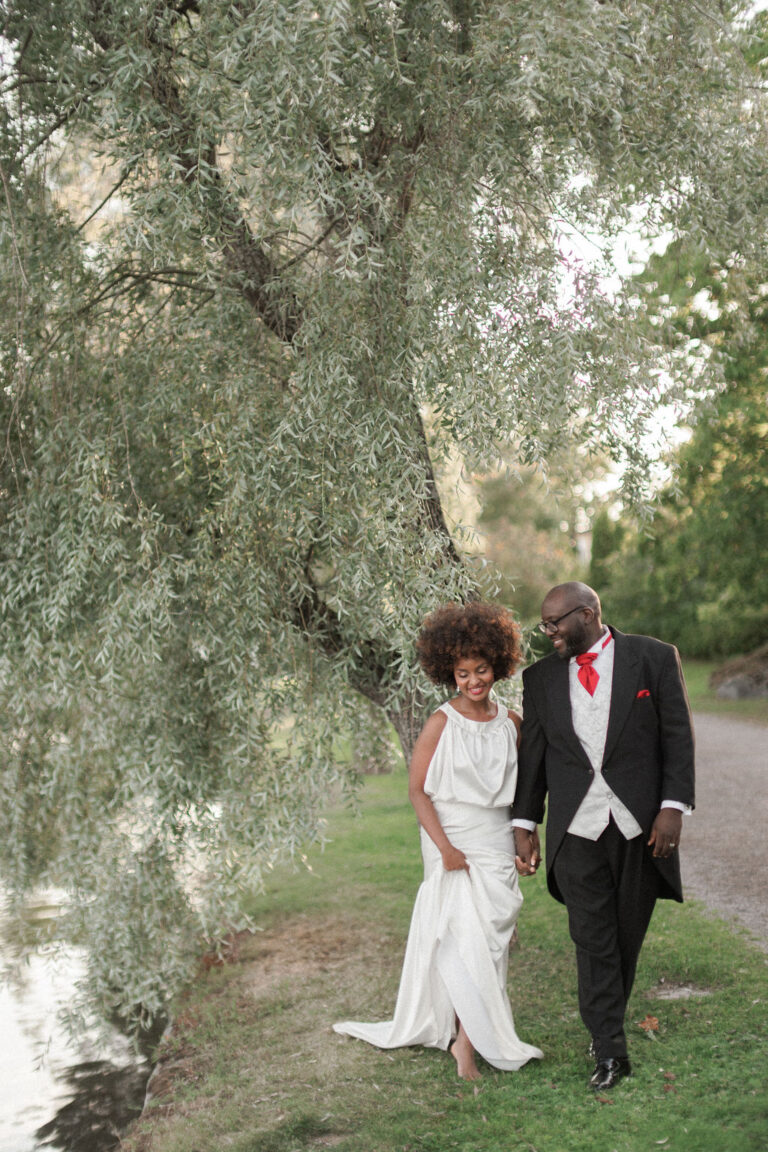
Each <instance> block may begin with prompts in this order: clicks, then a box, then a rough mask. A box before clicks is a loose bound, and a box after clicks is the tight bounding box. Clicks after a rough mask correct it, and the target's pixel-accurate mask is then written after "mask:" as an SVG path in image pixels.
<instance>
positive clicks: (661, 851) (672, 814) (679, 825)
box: [648, 808, 683, 860]
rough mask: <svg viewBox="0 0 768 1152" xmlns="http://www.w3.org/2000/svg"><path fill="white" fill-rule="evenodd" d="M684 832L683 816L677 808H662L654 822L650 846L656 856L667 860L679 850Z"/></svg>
mask: <svg viewBox="0 0 768 1152" xmlns="http://www.w3.org/2000/svg"><path fill="white" fill-rule="evenodd" d="M682 830H683V814H682V812H680V811H678V809H677V808H662V809H661V811H660V812H659V814H658V816H657V817H656V819H655V820H654V822H653V827H652V828H651V835H650V838H649V840H648V844H649V846H650V847H651V848H653V855H654V856H661V858H662V859H663V860H666V859H667V858H668V857H669V856H671V855H672V853H673V852H675V851H676V850H677V847H678V845H679V843H680V835H681V833H682Z"/></svg>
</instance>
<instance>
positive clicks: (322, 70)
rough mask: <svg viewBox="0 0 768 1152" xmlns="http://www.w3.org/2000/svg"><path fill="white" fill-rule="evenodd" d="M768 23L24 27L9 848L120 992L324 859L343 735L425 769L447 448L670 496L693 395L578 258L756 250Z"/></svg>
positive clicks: (446, 587) (267, 22) (18, 121)
mask: <svg viewBox="0 0 768 1152" xmlns="http://www.w3.org/2000/svg"><path fill="white" fill-rule="evenodd" d="M738 9H739V5H728V4H725V3H715V2H713V0H699V2H697V3H687V2H686V0H675V2H674V3H668V4H667V3H663V4H654V5H648V4H641V3H636V2H629V0H626V2H622V3H615V4H607V3H601V2H599V0H554V2H552V3H548V4H541V3H539V2H538V0H535V2H534V0H530V2H527V0H523V2H521V0H514V2H511V0H510V2H495V3H491V2H485V0H284V2H280V0H268V2H267V0H263V2H262V0H252V2H250V3H247V4H245V3H237V2H234V3H233V2H232V0H206V2H205V3H202V2H200V0H121V2H119V3H118V2H116V0H67V2H66V3H64V2H61V0H58V2H57V0H16V2H5V3H3V4H2V5H0V12H1V13H2V18H3V22H2V30H3V31H2V35H3V39H2V41H1V42H0V49H1V52H2V65H3V66H2V80H1V84H2V93H3V97H2V102H0V179H1V180H2V197H1V203H0V252H1V253H2V265H1V267H2V282H1V283H0V292H1V293H2V309H1V310H0V341H1V345H0V371H1V372H2V391H1V392H0V405H2V418H3V439H2V460H1V462H0V489H1V490H2V510H1V511H0V554H1V556H2V564H1V565H0V597H2V605H3V631H2V637H3V641H2V646H1V647H0V744H1V749H2V751H1V753H0V756H1V760H0V803H1V804H2V811H3V814H4V835H3V838H2V847H0V854H1V857H2V865H3V870H4V875H5V878H6V884H7V886H8V890H9V891H11V892H13V893H23V892H24V891H25V890H27V889H29V887H30V886H32V885H34V884H39V883H47V884H55V885H58V886H60V887H61V888H63V889H65V890H66V892H67V893H68V897H69V901H68V904H67V913H66V917H65V923H64V924H63V926H62V930H66V931H67V932H70V933H71V934H73V935H77V936H78V937H79V938H81V939H85V940H86V941H90V942H91V943H92V944H95V947H94V949H93V952H92V964H91V980H92V991H93V992H94V993H95V994H96V995H97V997H98V998H100V1000H101V1002H102V1003H103V1004H109V1005H112V1006H117V1007H120V1008H122V1009H123V1010H125V1009H127V1008H130V1007H131V1006H135V1005H142V1006H143V1007H144V1009H145V1010H147V1011H149V1012H152V1011H154V1010H155V1009H157V1008H158V1007H160V1006H161V1005H162V1003H163V1001H164V998H165V996H166V994H167V993H168V991H169V990H172V989H173V988H174V987H175V986H177V984H178V982H179V980H181V979H183V978H184V975H185V973H186V972H187V971H188V964H189V956H190V942H191V941H194V940H196V939H199V938H200V937H201V936H207V937H212V938H216V937H217V935H218V934H219V933H220V932H222V931H223V929H224V928H225V926H226V925H227V924H229V923H231V922H232V918H233V916H234V915H235V913H236V909H237V903H238V896H239V893H240V892H241V891H242V889H243V888H244V887H247V886H251V885H253V884H257V883H258V882H259V881H260V879H261V877H262V876H263V873H264V870H265V869H268V868H269V867H271V865H272V864H273V862H274V861H275V860H276V859H278V858H279V857H280V856H281V855H283V854H285V853H292V852H296V851H299V850H300V848H301V845H302V844H304V843H306V842H308V841H309V840H310V839H311V838H312V837H313V836H314V835H316V831H317V818H318V813H319V811H320V810H321V807H322V803H323V800H324V798H325V797H326V796H327V794H328V791H329V789H330V788H331V786H332V785H334V784H335V783H336V782H337V781H338V779H339V777H340V775H342V774H343V772H342V769H341V768H340V767H339V757H338V738H339V733H340V732H352V733H354V732H355V731H357V732H358V738H357V744H356V746H359V734H360V732H361V731H362V734H363V738H364V739H365V738H366V734H372V736H371V738H373V736H376V734H377V733H378V732H379V729H380V723H381V720H382V719H384V718H386V719H387V720H388V721H390V722H391V724H393V725H394V728H395V729H396V731H397V733H398V735H399V737H400V740H401V742H402V745H403V748H404V749H405V750H406V752H407V751H408V749H409V747H410V745H411V742H412V739H413V733H414V731H415V730H416V729H417V728H418V727H419V725H420V723H421V720H422V718H423V710H424V708H425V706H426V704H427V703H428V696H427V695H426V694H425V688H424V685H423V684H422V682H421V681H420V680H419V677H418V675H417V674H416V672H415V670H414V661H413V640H414V635H415V632H416V630H417V628H418V625H419V622H420V620H421V619H422V618H423V615H424V614H425V612H426V611H428V610H430V609H431V608H432V607H434V606H435V605H436V604H437V603H439V602H441V601H445V600H447V599H464V598H467V597H469V596H472V595H473V594H474V593H475V589H476V587H477V576H478V574H477V571H476V568H475V567H473V564H472V562H471V561H470V560H469V559H468V558H467V556H466V555H465V554H464V551H463V547H462V541H461V538H460V536H458V535H457V534H456V533H453V534H452V533H451V532H449V530H448V528H447V525H446V520H445V516H444V512H443V508H442V505H441V499H440V492H439V489H438V485H437V483H436V475H437V476H438V477H439V474H440V473H439V470H440V468H441V466H442V462H443V460H444V459H445V457H446V456H447V455H448V454H456V453H458V454H459V455H460V457H461V458H463V459H465V460H467V461H469V462H470V463H471V465H472V466H473V467H482V466H483V465H485V464H488V463H490V462H493V461H494V460H495V459H496V458H497V456H498V454H499V452H501V451H504V452H506V453H508V451H509V445H510V443H514V445H515V446H516V451H517V454H518V457H519V459H520V461H521V462H524V463H525V464H526V465H536V466H543V465H544V464H545V463H546V460H547V458H548V456H550V454H552V453H553V452H555V451H557V452H562V451H563V448H564V445H565V444H566V443H567V442H568V441H569V440H572V439H573V437H574V436H577V437H578V439H579V441H580V443H581V445H582V450H585V446H586V450H588V449H589V447H590V446H591V445H594V446H599V450H600V452H601V454H605V453H608V454H610V455H611V456H612V457H613V459H615V460H617V461H620V462H621V464H622V466H623V468H624V475H625V477H626V478H627V482H628V483H629V484H630V485H632V484H636V482H637V481H638V479H639V477H640V475H641V473H642V457H641V454H640V452H639V450H638V443H639V442H640V438H641V434H642V429H643V426H644V422H645V421H647V419H648V418H649V416H651V415H652V413H653V410H654V408H655V407H656V405H657V404H658V402H659V400H660V399H661V397H662V392H663V388H664V387H667V388H670V387H671V388H674V387H675V386H676V385H675V382H674V381H673V380H672V379H671V378H670V379H667V381H666V383H665V384H663V383H662V381H664V379H665V378H664V377H663V376H662V375H661V373H660V371H659V364H660V360H659V355H658V351H657V350H656V349H655V348H653V347H652V345H651V344H650V343H649V342H648V339H647V335H646V336H645V337H641V336H640V335H639V332H640V329H639V327H638V326H637V325H636V324H635V322H634V315H633V304H632V301H631V299H627V300H625V299H624V298H623V297H622V294H621V292H620V291H619V290H616V291H615V293H614V294H613V295H612V296H611V297H610V298H609V297H608V296H607V295H606V292H605V290H604V289H603V287H602V285H603V283H604V281H603V280H602V278H601V276H602V274H603V272H604V271H605V268H604V267H602V266H601V265H600V262H599V261H597V260H595V261H593V263H592V264H591V265H589V266H586V265H583V264H580V263H579V261H578V260H577V259H576V258H575V257H573V255H572V252H573V251H574V245H575V243H576V241H575V238H576V237H578V236H579V235H589V236H592V237H593V238H594V237H599V238H600V239H599V243H600V244H601V245H602V246H603V247H604V250H605V253H606V254H609V253H610V251H611V242H612V238H613V237H615V236H617V235H618V234H619V233H620V232H621V231H622V230H623V229H624V228H626V227H627V225H628V224H629V223H632V222H637V221H638V219H641V220H642V222H643V227H644V228H646V229H649V230H651V231H656V230H664V229H667V230H670V229H671V230H673V231H674V232H675V234H678V235H684V236H685V237H686V238H688V240H689V242H691V243H698V244H700V245H702V246H703V247H708V248H711V249H713V250H715V249H716V250H718V251H720V252H728V251H730V250H732V249H735V248H737V247H741V248H744V247H745V246H747V245H749V244H750V243H759V242H760V239H761V236H762V234H763V233H762V228H763V223H762V210H763V205H762V202H761V200H760V197H761V196H762V195H763V194H764V190H765V188H766V187H768V182H767V181H766V178H765V167H766V165H765V151H764V148H763V129H762V124H761V114H760V109H759V100H760V92H759V91H757V90H756V88H755V86H754V81H753V78H752V76H751V75H750V73H749V71H748V68H747V66H746V65H745V64H744V57H743V53H742V47H741V39H742V36H743V31H740V30H739V29H740V27H741V26H740V25H738V23H736V22H735V21H736V17H737V16H738ZM606 259H607V256H606ZM353 770H354V765H353Z"/></svg>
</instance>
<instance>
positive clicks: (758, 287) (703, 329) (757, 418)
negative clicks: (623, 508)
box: [592, 243, 768, 657]
mask: <svg viewBox="0 0 768 1152" xmlns="http://www.w3.org/2000/svg"><path fill="white" fill-rule="evenodd" d="M643 279H644V282H645V283H646V284H647V285H648V286H649V287H650V288H651V289H652V305H651V306H652V307H654V306H655V308H656V309H657V310H659V311H661V312H663V313H665V314H666V318H667V321H668V322H669V323H671V324H672V325H673V326H674V327H675V328H676V329H677V331H678V333H679V334H680V335H681V336H682V337H683V345H684V347H685V348H686V349H687V350H688V353H689V354H690V353H691V351H692V350H693V351H694V352H696V353H698V354H699V355H700V354H701V348H702V347H703V348H706V349H710V350H711V355H712V356H713V357H714V358H715V359H716V360H717V362H718V363H719V364H720V365H721V366H722V372H723V378H724V384H723V387H722V389H721V390H720V391H719V392H718V393H717V394H716V395H715V396H714V397H707V398H706V399H705V400H704V401H703V402H701V403H700V404H699V417H698V422H697V423H696V425H695V427H694V429H693V433H692V435H691V438H690V440H689V441H688V442H687V443H685V444H684V445H683V446H682V447H680V448H679V449H678V450H677V451H676V452H675V453H674V454H673V456H672V458H671V460H670V465H671V472H672V475H673V477H674V479H673V481H671V482H670V483H669V484H668V485H667V487H666V488H665V489H664V490H663V491H662V493H661V496H660V507H659V511H658V514H657V516H656V518H655V519H654V522H653V525H652V526H651V528H650V529H649V528H648V527H647V526H646V528H645V529H639V528H637V527H636V528H634V530H633V529H632V527H631V522H630V523H629V524H614V525H612V526H609V524H610V522H608V521H607V520H606V521H604V523H603V524H602V525H601V532H600V536H599V538H598V536H597V534H596V538H595V540H594V541H593V545H594V548H593V555H594V557H595V560H594V561H593V569H592V576H593V578H594V579H595V580H597V581H598V582H599V586H600V587H602V588H604V590H605V598H606V601H607V603H608V605H609V607H610V609H611V610H612V611H613V613H614V615H615V617H616V618H617V619H621V621H622V624H623V626H626V627H629V628H633V629H635V630H637V631H640V632H651V633H653V634H659V635H663V636H665V637H666V638H668V639H669V640H670V641H672V642H674V643H675V644H678V645H679V646H680V648H681V649H682V650H683V652H684V653H686V654H688V655H690V656H700V657H712V656H725V655H730V654H735V653H742V652H749V651H751V650H752V649H754V648H757V647H759V646H760V645H761V644H764V643H766V641H768V572H767V571H766V566H765V525H766V524H767V523H768V383H767V382H766V381H767V379H768V288H766V285H765V283H763V281H762V276H761V275H760V273H759V272H758V271H757V270H756V269H754V268H751V267H750V266H749V265H746V264H744V262H742V261H738V260H735V259H734V260H732V261H731V262H729V265H728V266H722V265H718V264H712V263H711V262H710V261H708V260H707V259H706V257H705V256H704V255H703V254H702V253H701V252H698V251H693V252H692V251H691V250H690V249H689V248H687V247H686V246H684V245H681V244H680V243H677V244H675V245H673V246H672V247H671V249H670V250H669V251H668V252H667V253H666V254H665V256H663V257H656V258H654V259H653V260H652V261H651V263H650V265H649V267H648V270H647V272H646V273H645V275H644V277H643ZM598 565H599V567H600V571H599V572H598V571H597V566H598Z"/></svg>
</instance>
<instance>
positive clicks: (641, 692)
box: [637, 688, 650, 700]
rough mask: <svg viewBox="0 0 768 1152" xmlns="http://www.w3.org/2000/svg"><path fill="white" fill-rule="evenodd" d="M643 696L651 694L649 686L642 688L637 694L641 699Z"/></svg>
mask: <svg viewBox="0 0 768 1152" xmlns="http://www.w3.org/2000/svg"><path fill="white" fill-rule="evenodd" d="M641 696H650V692H649V691H648V689H647V688H641V689H640V691H639V692H638V694H637V699H638V700H639V699H640V697H641Z"/></svg>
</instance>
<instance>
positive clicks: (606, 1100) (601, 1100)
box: [595, 1096, 613, 1104]
mask: <svg viewBox="0 0 768 1152" xmlns="http://www.w3.org/2000/svg"><path fill="white" fill-rule="evenodd" d="M595 1100H597V1102H598V1104H613V1100H611V1098H610V1096H595Z"/></svg>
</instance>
